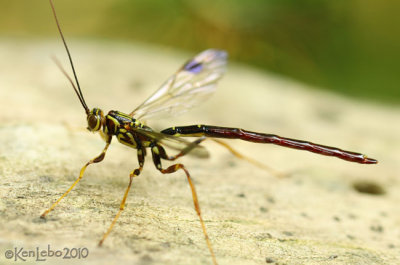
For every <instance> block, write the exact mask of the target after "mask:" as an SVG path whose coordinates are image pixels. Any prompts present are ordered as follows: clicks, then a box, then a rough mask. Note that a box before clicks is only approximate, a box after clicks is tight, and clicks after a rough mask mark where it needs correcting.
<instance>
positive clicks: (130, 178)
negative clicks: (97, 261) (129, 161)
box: [99, 147, 146, 246]
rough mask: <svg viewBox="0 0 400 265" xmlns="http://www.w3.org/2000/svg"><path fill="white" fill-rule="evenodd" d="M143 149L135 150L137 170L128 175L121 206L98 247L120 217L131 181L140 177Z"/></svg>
mask: <svg viewBox="0 0 400 265" xmlns="http://www.w3.org/2000/svg"><path fill="white" fill-rule="evenodd" d="M145 152H146V151H145V149H144V148H140V147H139V148H138V150H137V156H138V161H139V168H137V169H135V170H133V171H132V172H131V174H130V175H129V184H128V187H127V188H126V190H125V194H124V197H123V198H122V201H121V204H120V205H119V210H118V212H117V214H116V215H115V217H114V219H113V220H112V222H111V224H110V226H109V227H108V229H107V231H106V232H105V233H104V235H103V237H102V238H101V240H100V242H99V246H101V245H103V242H104V240H105V239H106V238H107V237H108V235H109V234H110V232H111V230H112V228H113V227H114V225H115V223H116V222H117V220H118V218H119V216H120V215H121V213H122V211H123V210H124V208H125V202H126V198H128V193H129V190H130V189H131V186H132V180H133V178H134V177H137V176H139V175H140V172H142V169H143V165H144V156H145Z"/></svg>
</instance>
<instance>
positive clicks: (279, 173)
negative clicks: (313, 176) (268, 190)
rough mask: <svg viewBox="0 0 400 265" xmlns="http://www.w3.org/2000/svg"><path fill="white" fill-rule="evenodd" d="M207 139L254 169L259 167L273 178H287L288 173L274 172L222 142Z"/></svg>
mask: <svg viewBox="0 0 400 265" xmlns="http://www.w3.org/2000/svg"><path fill="white" fill-rule="evenodd" d="M207 139H210V140H212V141H214V142H216V143H218V144H220V145H222V146H223V147H225V148H226V149H228V151H229V152H231V154H232V155H234V156H236V157H237V158H239V159H242V160H245V161H247V162H249V163H251V164H253V165H255V166H256V167H259V168H261V169H264V170H266V171H268V173H270V174H272V175H274V176H275V177H278V178H284V177H287V176H288V175H289V174H288V173H283V172H280V171H278V170H275V169H273V168H271V167H269V166H267V165H265V164H263V163H261V162H259V161H257V160H255V159H253V158H251V157H248V156H245V155H243V154H241V153H239V152H238V151H236V150H235V149H233V148H232V146H230V145H229V144H227V143H225V142H224V141H222V140H219V139H215V138H207Z"/></svg>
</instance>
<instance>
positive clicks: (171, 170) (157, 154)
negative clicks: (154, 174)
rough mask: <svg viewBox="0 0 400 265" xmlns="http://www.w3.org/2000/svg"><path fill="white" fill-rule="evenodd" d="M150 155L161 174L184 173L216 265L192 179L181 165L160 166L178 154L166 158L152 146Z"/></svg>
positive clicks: (156, 147)
mask: <svg viewBox="0 0 400 265" xmlns="http://www.w3.org/2000/svg"><path fill="white" fill-rule="evenodd" d="M200 139H203V138H200ZM204 139H205V138H204ZM204 139H203V140H204ZM203 140H201V141H203ZM151 153H152V155H153V161H154V164H155V166H156V167H157V169H158V170H160V172H161V173H163V174H170V173H174V172H176V171H178V170H179V169H182V170H183V171H184V172H185V174H186V178H187V180H188V183H189V186H190V190H191V191H192V198H193V204H194V209H195V210H196V213H197V215H198V217H199V220H200V225H201V228H202V230H203V234H204V237H205V239H206V243H207V247H208V249H209V251H210V254H211V258H212V261H213V264H214V265H217V260H216V258H215V254H214V250H213V248H212V245H211V241H210V239H209V237H208V234H207V230H206V226H205V224H204V221H203V217H202V216H201V211H200V204H199V200H198V198H197V193H196V189H195V187H194V183H193V181H192V178H191V177H190V174H189V171H188V170H187V169H186V168H185V166H184V165H183V164H175V165H172V166H169V167H168V168H166V169H163V168H162V166H161V158H163V159H166V160H175V159H176V158H177V157H179V154H178V155H177V156H172V157H168V156H167V154H166V152H165V150H164V148H163V147H162V146H159V145H155V146H153V147H152V148H151Z"/></svg>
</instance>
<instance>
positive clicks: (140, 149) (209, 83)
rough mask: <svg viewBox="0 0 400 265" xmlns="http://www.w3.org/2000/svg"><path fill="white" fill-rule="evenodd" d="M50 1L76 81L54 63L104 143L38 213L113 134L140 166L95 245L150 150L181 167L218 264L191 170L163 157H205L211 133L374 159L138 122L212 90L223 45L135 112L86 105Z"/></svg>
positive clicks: (353, 157) (232, 131) (354, 156)
mask: <svg viewBox="0 0 400 265" xmlns="http://www.w3.org/2000/svg"><path fill="white" fill-rule="evenodd" d="M49 1H50V5H51V8H52V12H53V15H54V18H55V21H56V25H57V28H58V31H59V33H60V36H61V39H62V41H63V44H64V47H65V49H66V52H67V55H68V58H69V62H70V65H71V69H72V72H73V75H74V79H75V80H73V79H72V78H71V77H69V75H68V74H67V73H66V71H65V70H64V69H63V68H62V66H61V65H60V63H59V62H58V61H56V64H57V65H58V67H59V68H60V70H61V71H62V72H63V74H64V75H65V76H66V77H67V78H68V80H69V82H70V83H71V85H72V87H73V89H74V91H75V93H76V95H77V96H78V99H79V101H80V102H81V104H82V106H83V108H84V110H85V112H86V115H87V124H88V127H87V129H88V130H89V131H91V132H99V133H100V134H101V136H102V138H103V139H104V140H105V142H106V145H105V147H104V149H103V151H102V152H101V153H100V155H98V156H96V157H95V158H93V159H92V160H90V161H89V162H87V163H86V164H85V165H84V166H83V167H82V169H81V171H80V173H79V177H78V179H76V180H75V182H74V183H73V184H72V185H71V186H70V188H69V189H68V190H67V191H66V192H65V193H64V194H63V195H62V196H61V197H60V198H58V200H57V201H56V202H55V203H53V204H52V205H51V207H50V208H49V209H47V210H46V211H45V212H44V213H43V214H42V215H41V218H45V216H46V215H47V214H48V213H49V212H50V211H52V210H53V209H54V207H55V206H56V205H57V204H58V203H59V202H60V201H61V199H62V198H64V197H65V196H66V195H67V194H68V193H69V192H70V191H71V190H72V189H73V188H74V187H75V185H76V184H77V183H78V182H79V181H80V180H81V179H82V177H83V174H84V172H85V170H86V168H87V167H88V166H89V165H91V164H93V163H99V162H101V161H102V160H103V159H104V157H105V154H106V152H107V149H108V147H109V145H110V144H111V140H112V137H113V136H115V137H116V138H117V139H118V141H119V142H120V143H122V144H124V145H127V146H129V147H131V148H134V149H136V150H137V158H138V161H139V167H138V168H136V169H135V170H133V171H132V172H131V173H130V175H129V184H128V187H127V188H126V191H125V194H124V196H123V199H122V201H121V204H120V208H119V211H118V212H117V214H116V215H115V217H114V219H113V221H112V222H111V224H110V226H109V228H108V229H107V231H106V232H105V233H104V235H103V237H102V239H101V240H100V242H99V245H102V244H103V242H104V240H105V239H106V238H107V236H108V235H109V233H110V232H111V230H112V228H113V226H114V225H115V223H116V221H117V219H118V217H119V216H120V214H121V212H122V211H123V210H124V207H125V202H126V199H127V197H128V193H129V190H130V188H131V184H132V180H133V178H134V177H136V176H138V175H139V174H140V173H141V171H142V169H143V165H144V160H145V156H146V152H147V151H146V150H147V149H150V152H151V154H152V158H153V162H154V164H155V166H156V168H157V169H158V170H159V171H160V172H161V173H162V174H170V173H174V172H176V171H178V170H180V169H181V170H183V171H184V172H185V175H186V177H187V180H188V183H189V186H190V189H191V192H192V197H193V203H194V208H195V210H196V213H197V215H198V217H199V220H200V224H201V227H202V230H203V233H204V236H205V240H206V243H207V246H208V249H209V251H210V254H211V257H212V261H213V263H214V264H217V261H216V258H215V254H214V251H213V248H212V246H211V242H210V240H209V237H208V235H207V230H206V227H205V224H204V221H203V218H202V215H201V212H200V206H199V202H198V199H197V194H196V190H195V187H194V184H193V181H192V178H191V176H190V174H189V171H188V170H187V169H186V167H185V166H184V165H183V164H180V163H176V164H174V165H172V166H169V167H167V168H163V167H162V164H161V160H168V161H175V160H176V159H177V158H179V157H181V156H184V155H186V154H188V153H190V154H194V155H196V156H199V157H207V156H208V153H207V151H206V149H205V148H204V147H202V146H201V145H200V143H201V142H202V141H204V140H206V139H210V138H211V139H213V138H228V139H241V140H245V141H250V142H254V143H271V144H276V145H281V146H285V147H290V148H294V149H300V150H306V151H310V152H314V153H317V154H321V155H326V156H334V157H337V158H340V159H344V160H347V161H351V162H357V163H361V164H376V163H377V161H376V160H375V159H372V158H368V157H367V156H365V155H362V154H360V153H355V152H349V151H345V150H342V149H339V148H335V147H329V146H324V145H319V144H314V143H311V142H307V141H301V140H295V139H290V138H284V137H280V136H277V135H273V134H265V133H257V132H251V131H247V130H243V129H239V128H227V127H219V126H209V125H191V126H180V127H172V128H168V129H165V130H163V131H161V132H156V131H153V130H152V129H151V128H150V127H148V126H146V125H144V124H143V123H142V122H140V119H147V118H150V117H155V116H158V117H159V116H161V115H165V114H167V115H168V114H177V113H182V112H184V111H187V110H189V109H190V108H192V107H193V106H195V105H196V104H197V103H200V102H202V101H204V100H205V99H206V98H207V97H208V96H209V95H210V94H211V93H212V92H214V90H215V88H216V84H217V82H218V80H219V79H220V78H221V77H222V75H223V73H224V72H225V67H226V62H227V53H226V52H225V51H222V50H214V49H210V50H206V51H203V52H202V53H200V54H198V55H196V56H195V57H194V58H193V59H191V60H189V61H188V62H187V63H185V64H184V65H183V66H182V67H181V68H180V69H179V70H178V71H177V72H176V73H175V74H174V75H172V76H171V77H170V78H169V79H167V81H166V82H165V83H164V84H163V85H161V87H160V88H159V89H158V90H157V91H155V92H154V93H153V94H152V95H151V96H150V97H149V98H148V99H147V100H145V101H144V102H143V103H142V104H141V105H140V106H138V107H137V108H136V109H135V110H134V111H132V112H131V113H129V114H125V113H122V112H119V111H113V110H112V111H110V112H108V114H106V115H105V114H104V112H103V111H102V110H101V109H99V108H93V109H92V110H90V109H89V107H88V106H87V104H86V102H85V99H84V97H83V94H82V91H81V88H80V85H79V82H78V78H77V75H76V73H75V68H74V64H73V62H72V58H71V54H70V52H69V49H68V46H67V44H66V42H65V39H64V35H63V33H62V31H61V27H60V24H59V22H58V19H57V15H56V12H55V9H54V5H53V3H52V0H49ZM74 81H75V82H74ZM180 137H198V138H197V139H196V140H195V141H193V142H189V141H186V140H184V139H182V138H180ZM214 141H216V142H217V143H219V144H221V145H223V146H224V147H226V148H227V149H228V150H230V151H231V152H232V153H233V154H234V155H236V156H238V157H240V158H244V159H247V160H249V161H250V162H253V163H255V161H252V160H251V159H249V158H246V157H244V156H242V155H240V154H238V153H237V152H236V151H234V150H233V149H232V148H231V147H230V146H229V145H227V144H225V143H224V142H221V141H220V140H218V139H214ZM163 146H167V147H170V148H172V149H175V150H178V154H176V155H174V156H169V155H167V153H166V151H165V149H164V147H163Z"/></svg>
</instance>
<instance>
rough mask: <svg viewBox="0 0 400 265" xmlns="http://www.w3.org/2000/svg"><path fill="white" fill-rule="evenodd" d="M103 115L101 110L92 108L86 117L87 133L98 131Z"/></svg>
mask: <svg viewBox="0 0 400 265" xmlns="http://www.w3.org/2000/svg"><path fill="white" fill-rule="evenodd" d="M103 120H104V115H103V111H102V110H101V109H97V108H94V109H92V110H91V111H90V112H89V114H88V115H87V123H88V127H87V129H88V130H89V131H98V130H100V129H101V126H102V124H103Z"/></svg>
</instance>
